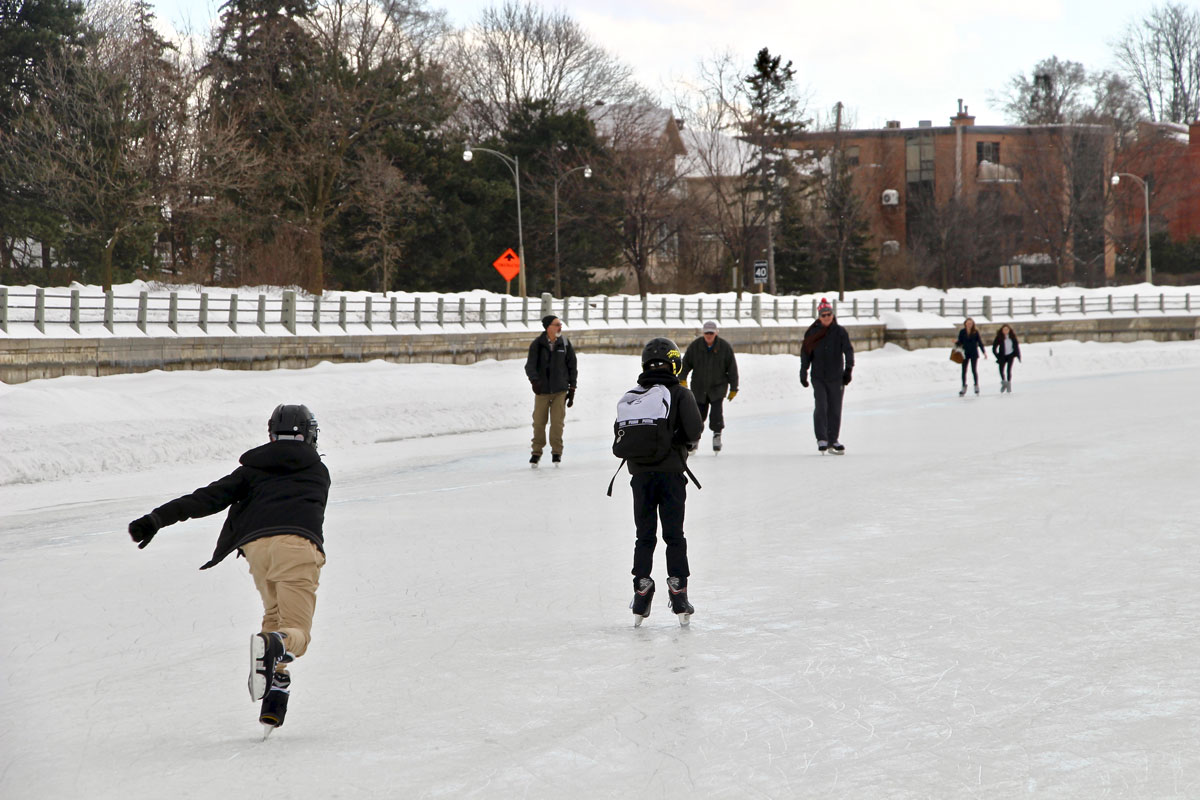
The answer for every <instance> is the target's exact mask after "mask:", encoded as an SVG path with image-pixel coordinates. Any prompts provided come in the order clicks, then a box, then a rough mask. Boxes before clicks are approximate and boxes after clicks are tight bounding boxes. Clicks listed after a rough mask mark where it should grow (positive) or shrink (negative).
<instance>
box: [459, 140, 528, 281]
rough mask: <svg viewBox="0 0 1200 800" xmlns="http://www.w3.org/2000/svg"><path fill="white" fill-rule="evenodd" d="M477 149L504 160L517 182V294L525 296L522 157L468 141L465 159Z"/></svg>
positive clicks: (467, 160)
mask: <svg viewBox="0 0 1200 800" xmlns="http://www.w3.org/2000/svg"><path fill="white" fill-rule="evenodd" d="M475 150H478V151H479V152H481V153H491V154H492V155H494V156H495V157H496V158H498V159H500V160H501V161H503V162H504V164H505V166H507V167H508V171H509V172H511V173H512V176H513V181H515V182H516V184H517V257H518V258H520V259H521V271H520V272H519V273H517V294H519V295H520V296H521V297H524V296H525V268H526V264H525V234H524V231H523V230H522V228H521V159H520V157H518V156H506V155H505V154H504V153H501V152H498V151H496V150H489V149H488V148H486V147H475V148H472V147H471V145H470V144H469V143H468V144H467V146H466V147H465V148H464V149H463V161H466V162H468V163H469V162H470V161H471V159H472V158H474V157H475Z"/></svg>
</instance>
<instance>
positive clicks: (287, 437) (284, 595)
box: [129, 405, 329, 734]
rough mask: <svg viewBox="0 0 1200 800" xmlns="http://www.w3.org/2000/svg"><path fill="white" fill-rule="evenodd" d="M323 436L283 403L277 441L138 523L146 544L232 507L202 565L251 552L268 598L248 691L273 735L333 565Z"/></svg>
mask: <svg viewBox="0 0 1200 800" xmlns="http://www.w3.org/2000/svg"><path fill="white" fill-rule="evenodd" d="M317 433H318V428H317V419H316V417H315V416H313V413H312V412H311V411H309V410H308V408H307V407H306V406H301V405H291V406H287V405H281V406H277V407H276V408H275V411H274V412H272V414H271V418H270V419H269V420H268V421H267V436H268V438H269V440H270V441H268V442H267V443H266V444H264V445H261V446H259V447H255V448H254V449H253V450H248V451H246V452H245V453H243V454H242V456H241V459H240V462H241V465H240V466H239V467H238V468H237V469H235V470H234V471H233V472H231V473H230V474H229V475H226V476H225V477H224V478H220V479H219V480H217V481H214V482H213V483H210V484H209V485H208V486H205V487H204V488H202V489H197V490H196V491H194V492H192V493H191V494H186V495H184V496H183V497H179V498H177V499H175V500H172V501H170V502H169V503H165V504H163V505H161V506H159V507H158V508H156V509H154V510H153V511H151V512H150V513H149V514H147V515H145V516H144V517H138V518H137V519H135V520H134V521H133V522H131V523H129V535H130V537H131V538H132V539H133V540H134V541H135V542H137V543H138V549H139V550H140V549H142V548H144V547H145V546H146V545H148V544H150V540H151V539H153V538H154V535H155V534H156V533H158V531H159V530H160V529H161V528H165V527H166V526H168V525H174V524H175V523H176V522H183V521H184V520H187V519H195V518H198V517H207V516H208V515H210V514H216V513H217V512H218V511H223V510H224V509H226V508H228V509H229V515H228V516H227V517H226V518H225V524H224V525H223V526H222V527H221V534H220V536H219V537H217V547H216V550H214V551H213V555H212V558H211V559H210V560H209V562H208V563H207V564H205V565H204V566H202V567H201V568H200V569H208V568H209V567H213V566H216V565H217V564H218V563H220V562H221V561H222V560H223V559H224V558H225V557H226V556H228V555H229V554H231V553H234V552H236V553H237V554H238V555H239V556H245V558H246V564H247V566H248V567H249V568H250V575H251V576H252V577H253V578H254V586H255V588H257V589H258V593H259V595H260V596H261V597H262V603H263V618H262V628H261V630H260V632H259V633H256V634H254V636H252V637H251V638H250V659H251V664H250V678H249V688H250V699H251V700H256V701H257V700H261V701H262V706H261V708H260V710H259V718H258V719H259V722H261V723H262V724H263V725H264V727H265V728H266V733H267V734H269V733H270V732H271V731H272V730H273V729H275V728H278V727H279V726H280V725H282V724H283V719H284V715H285V714H286V713H287V702H288V697H289V695H290V692H291V685H292V679H291V675H290V674H289V673H288V670H287V665H288V664H289V663H291V662H292V661H293V660H294V659H296V658H299V657H300V656H302V655H304V653H305V651H306V650H307V649H308V645H309V642H310V641H311V639H312V621H313V614H314V612H315V611H316V607H317V583H318V580H319V578H320V575H321V567H323V566H324V565H325V538H324V533H323V530H322V529H323V527H324V522H325V504H326V502H327V501H328V498H329V470H328V469H326V468H325V464H323V463H322V462H321V455H320V454H319V453H318V452H317ZM177 627H179V626H177ZM185 627H186V626H185Z"/></svg>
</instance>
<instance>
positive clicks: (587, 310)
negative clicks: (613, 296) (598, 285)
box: [583, 297, 592, 325]
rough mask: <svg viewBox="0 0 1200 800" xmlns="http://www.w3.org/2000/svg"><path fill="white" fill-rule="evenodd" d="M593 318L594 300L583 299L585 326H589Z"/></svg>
mask: <svg viewBox="0 0 1200 800" xmlns="http://www.w3.org/2000/svg"><path fill="white" fill-rule="evenodd" d="M591 316H592V300H591V298H590V297H585V298H583V324H584V325H587V324H588V322H589V321H590V318H591Z"/></svg>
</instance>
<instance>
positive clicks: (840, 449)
mask: <svg viewBox="0 0 1200 800" xmlns="http://www.w3.org/2000/svg"><path fill="white" fill-rule="evenodd" d="M829 449H830V450H831V451H833V453H834V455H839V456H842V455H845V454H846V445H844V444H842V443H841V442H834V443H833V444H831V445H829Z"/></svg>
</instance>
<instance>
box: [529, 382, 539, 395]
mask: <svg viewBox="0 0 1200 800" xmlns="http://www.w3.org/2000/svg"><path fill="white" fill-rule="evenodd" d="M529 388H531V389H533V393H534V394H542V382H541V381H530V382H529Z"/></svg>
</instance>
